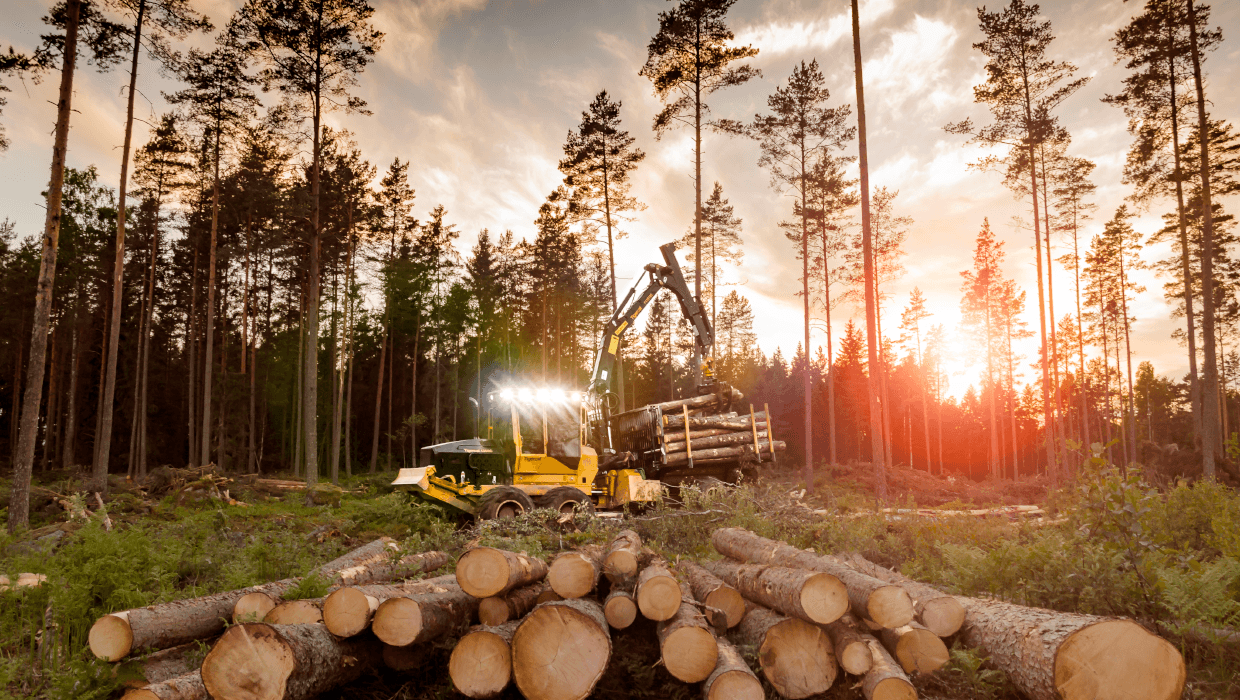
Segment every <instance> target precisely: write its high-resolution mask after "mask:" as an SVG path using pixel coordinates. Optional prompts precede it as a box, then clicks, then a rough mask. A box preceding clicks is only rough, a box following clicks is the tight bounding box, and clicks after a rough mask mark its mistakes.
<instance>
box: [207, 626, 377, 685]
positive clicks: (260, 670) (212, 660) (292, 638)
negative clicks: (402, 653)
mask: <svg viewBox="0 0 1240 700" xmlns="http://www.w3.org/2000/svg"><path fill="white" fill-rule="evenodd" d="M381 653H382V652H381V648H380V646H379V644H378V643H377V642H376V641H375V640H374V639H372V638H368V637H359V638H356V639H346V640H338V639H336V638H334V637H332V635H331V633H330V632H328V631H327V628H326V627H324V626H322V625H266V624H262V623H248V624H244V625H237V626H234V627H230V628H229V629H228V631H227V632H225V633H224V635H223V636H221V637H220V641H219V642H217V643H216V645H215V647H214V648H212V649H211V651H210V653H208V654H207V658H206V659H205V660H204V661H203V662H202V681H203V685H204V686H206V689H207V692H208V693H209V694H210V696H211V697H212V698H213V699H214V700H243V699H245V700H248V699H250V698H278V699H280V700H309V699H310V698H313V697H315V696H317V695H319V694H320V693H324V692H326V691H328V690H331V689H332V688H336V687H339V686H341V685H344V684H345V683H348V682H350V681H352V680H355V679H356V678H358V677H360V676H361V675H362V674H363V673H365V672H366V671H367V670H368V669H370V668H372V667H374V666H376V665H378V664H379V662H380V660H381V658H382V656H381Z"/></svg>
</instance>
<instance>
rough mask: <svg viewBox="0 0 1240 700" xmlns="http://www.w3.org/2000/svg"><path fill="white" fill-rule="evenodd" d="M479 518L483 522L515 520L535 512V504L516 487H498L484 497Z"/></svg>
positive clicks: (479, 510)
mask: <svg viewBox="0 0 1240 700" xmlns="http://www.w3.org/2000/svg"><path fill="white" fill-rule="evenodd" d="M480 505H481V506H482V507H481V508H479V509H478V517H479V518H480V519H482V520H496V519H499V518H515V517H517V516H518V515H521V514H523V513H528V512H530V511H531V510H534V502H533V501H531V500H530V497H529V495H527V494H526V493H525V492H524V491H522V490H521V489H519V488H517V487H515V486H497V487H496V488H493V489H491V490H489V491H487V492H486V493H484V494H483V495H482V500H481V501H480Z"/></svg>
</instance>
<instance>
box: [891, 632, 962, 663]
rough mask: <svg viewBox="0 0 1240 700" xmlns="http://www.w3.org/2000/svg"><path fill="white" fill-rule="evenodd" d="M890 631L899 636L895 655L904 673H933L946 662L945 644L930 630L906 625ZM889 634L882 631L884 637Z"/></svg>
mask: <svg viewBox="0 0 1240 700" xmlns="http://www.w3.org/2000/svg"><path fill="white" fill-rule="evenodd" d="M892 632H894V634H896V635H898V637H899V639H898V640H897V641H896V643H895V656H896V661H898V662H899V663H900V668H902V669H904V672H905V673H933V672H935V671H937V670H939V669H940V668H942V667H943V665H944V664H946V663H947V661H948V656H949V655H948V652H947V645H946V644H944V643H943V640H942V639H939V636H938V635H936V634H935V633H933V632H931V631H930V630H928V629H926V628H924V627H921V626H911V625H906V626H904V627H901V628H899V629H897V630H893V631H892ZM889 634H890V633H889V632H887V631H884V633H883V637H884V639H886V638H887V636H888V635H889Z"/></svg>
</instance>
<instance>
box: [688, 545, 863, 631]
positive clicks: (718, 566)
mask: <svg viewBox="0 0 1240 700" xmlns="http://www.w3.org/2000/svg"><path fill="white" fill-rule="evenodd" d="M706 569H707V570H708V571H710V572H711V573H713V574H714V575H716V576H718V577H719V578H720V579H722V580H723V581H724V582H725V583H727V584H728V585H729V586H732V587H733V588H735V589H736V590H738V591H740V594H741V595H742V596H744V597H745V598H748V599H749V600H752V601H753V602H755V603H758V604H760V605H763V606H765V607H768V608H771V609H773V610H775V611H777V612H780V613H782V614H784V615H789V616H791V617H795V618H797V619H800V620H805V621H806V622H812V623H815V624H820V625H825V624H829V623H831V622H835V621H836V620H838V619H840V617H841V616H842V615H843V614H844V613H846V612H848V590H847V589H846V588H845V587H844V584H843V583H842V582H841V581H840V579H838V578H836V577H835V576H833V575H831V574H828V573H822V572H813V571H805V570H803V569H791V568H786V567H783V566H766V565H765V564H738V563H736V562H732V561H727V560H722V561H715V562H708V563H707V564H706Z"/></svg>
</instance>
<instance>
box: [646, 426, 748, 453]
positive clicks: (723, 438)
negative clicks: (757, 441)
mask: <svg viewBox="0 0 1240 700" xmlns="http://www.w3.org/2000/svg"><path fill="white" fill-rule="evenodd" d="M755 435H756V437H758V438H765V437H767V432H766V431H765V430H758V431H756V433H729V434H727V435H716V436H714V437H704V438H696V439H691V440H690V441H689V444H691V445H693V451H694V452H697V451H698V450H706V449H710V448H714V447H728V446H731V445H750V446H752V445H753V443H754V438H755ZM676 437H684V435H678V436H676ZM663 447H664V449H665V450H666V451H667V452H684V451H685V443H684V442H683V441H681V442H671V441H668V442H666V443H664V445H663Z"/></svg>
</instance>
